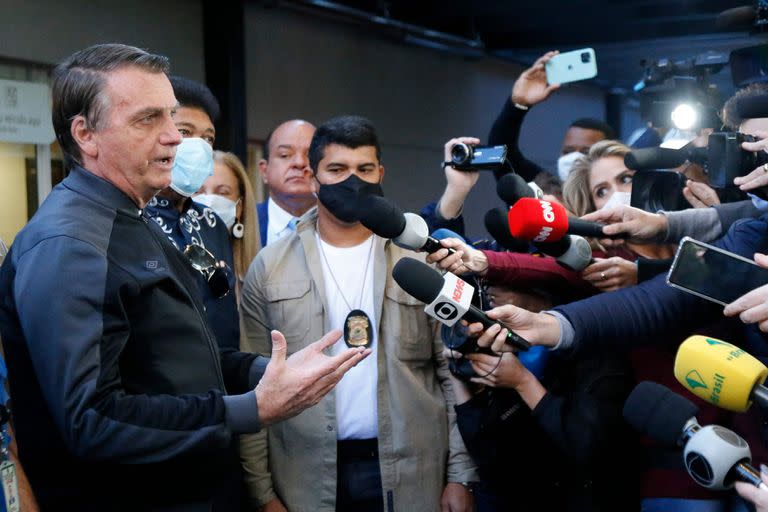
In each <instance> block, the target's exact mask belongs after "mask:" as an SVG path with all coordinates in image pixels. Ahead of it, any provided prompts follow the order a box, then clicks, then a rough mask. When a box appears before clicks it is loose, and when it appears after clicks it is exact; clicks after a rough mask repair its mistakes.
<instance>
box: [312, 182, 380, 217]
mask: <svg viewBox="0 0 768 512" xmlns="http://www.w3.org/2000/svg"><path fill="white" fill-rule="evenodd" d="M366 196H379V197H384V191H383V190H382V189H381V185H379V184H378V183H368V182H367V181H363V180H361V179H360V178H358V177H357V175H356V174H353V175H351V176H350V177H349V178H347V179H345V180H344V181H340V182H339V183H334V184H332V185H325V184H323V183H320V191H319V192H318V194H317V198H318V199H319V200H320V202H321V203H322V204H323V206H325V207H326V208H328V211H330V212H331V213H332V214H333V215H334V216H335V217H336V218H337V219H339V220H341V221H343V222H357V221H358V220H360V217H359V214H358V211H359V210H358V208H359V206H358V202H360V199H361V198H364V197H366ZM363 205H364V203H363Z"/></svg>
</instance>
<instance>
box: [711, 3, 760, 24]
mask: <svg viewBox="0 0 768 512" xmlns="http://www.w3.org/2000/svg"><path fill="white" fill-rule="evenodd" d="M754 21H755V8H754V7H753V6H751V5H742V6H740V7H733V8H732V9H726V10H724V11H722V12H721V13H720V14H718V15H717V20H716V21H715V25H716V26H717V28H718V29H724V28H737V27H740V28H746V27H749V26H750V25H751V24H752V23H753V22H754Z"/></svg>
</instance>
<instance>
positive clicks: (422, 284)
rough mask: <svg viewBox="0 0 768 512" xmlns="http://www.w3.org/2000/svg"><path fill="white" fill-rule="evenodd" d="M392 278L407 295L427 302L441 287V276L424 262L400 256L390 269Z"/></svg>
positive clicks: (433, 297) (430, 300) (432, 298)
mask: <svg viewBox="0 0 768 512" xmlns="http://www.w3.org/2000/svg"><path fill="white" fill-rule="evenodd" d="M392 278H393V279H394V280H395V282H396V283H397V284H398V285H400V288H402V289H403V290H405V291H406V292H407V293H408V294H409V295H411V296H412V297H415V298H417V299H419V300H420V301H421V302H424V303H426V304H429V303H430V302H432V301H433V300H435V297H437V295H438V294H439V293H440V290H441V289H442V288H443V276H441V275H440V273H439V272H437V271H436V270H435V269H433V268H431V267H430V266H429V265H427V264H426V263H423V262H421V261H419V260H415V259H413V258H402V259H401V260H400V261H398V262H397V263H395V267H394V268H393V269H392Z"/></svg>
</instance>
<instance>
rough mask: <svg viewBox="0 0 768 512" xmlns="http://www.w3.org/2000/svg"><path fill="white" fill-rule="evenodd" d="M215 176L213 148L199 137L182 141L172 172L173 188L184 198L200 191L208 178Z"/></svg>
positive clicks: (177, 149)
mask: <svg viewBox="0 0 768 512" xmlns="http://www.w3.org/2000/svg"><path fill="white" fill-rule="evenodd" d="M211 175H213V148H212V147H211V145H210V144H208V143H207V142H206V141H204V140H203V139H201V138H198V137H190V138H186V139H182V140H181V144H179V147H178V148H176V158H174V160H173V170H172V171H171V188H172V189H173V190H175V191H176V192H178V193H179V194H181V195H182V196H184V197H190V196H191V195H192V194H194V193H195V192H197V191H198V190H200V187H202V186H203V182H204V181H205V179H206V178H207V177H208V176H211Z"/></svg>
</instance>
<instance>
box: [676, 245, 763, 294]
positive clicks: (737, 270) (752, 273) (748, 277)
mask: <svg viewBox="0 0 768 512" xmlns="http://www.w3.org/2000/svg"><path fill="white" fill-rule="evenodd" d="M667 284H668V285H670V286H673V287H675V288H677V289H679V290H683V291H685V292H688V293H691V294H693V295H696V296H698V297H701V298H703V299H707V300H710V301H712V302H716V303H717V304H721V305H723V306H725V305H727V304H730V303H731V302H733V301H734V300H736V299H738V298H739V297H741V296H742V295H744V294H745V293H747V292H750V291H752V290H754V289H755V288H759V287H760V286H763V285H764V284H768V269H765V268H763V267H761V266H759V265H758V264H757V263H755V262H754V261H752V260H750V259H747V258H744V257H742V256H739V255H738V254H733V253H732V252H728V251H725V250H723V249H719V248H717V247H713V246H711V245H709V244H705V243H704V242H699V241H697V240H694V239H693V238H690V237H685V238H683V239H682V240H680V247H679V248H678V250H677V254H675V260H674V261H673V263H672V268H670V269H669V273H668V274H667Z"/></svg>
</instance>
